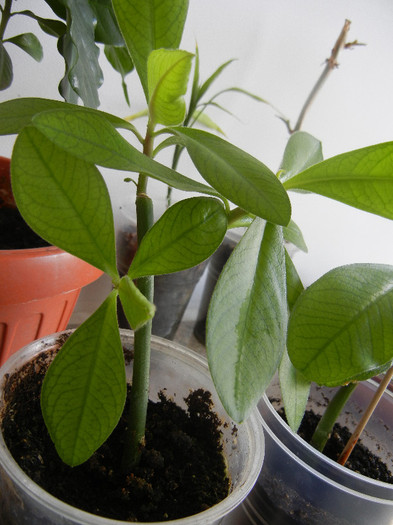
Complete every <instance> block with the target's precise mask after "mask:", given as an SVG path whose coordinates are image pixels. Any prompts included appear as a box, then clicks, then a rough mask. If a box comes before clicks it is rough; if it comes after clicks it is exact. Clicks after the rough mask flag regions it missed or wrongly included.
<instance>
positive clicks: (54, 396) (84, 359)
mask: <svg viewBox="0 0 393 525" xmlns="http://www.w3.org/2000/svg"><path fill="white" fill-rule="evenodd" d="M116 301H117V292H116V291H113V292H112V293H111V294H110V295H109V296H108V298H107V299H106V300H105V302H104V303H103V304H102V305H101V306H100V308H99V309H98V310H97V311H96V312H95V313H94V314H93V315H92V316H91V317H90V318H89V319H87V321H85V322H84V323H83V324H82V325H81V326H80V327H79V328H78V330H77V331H76V332H74V334H72V335H71V337H70V338H69V339H68V340H67V341H66V343H65V344H64V346H63V347H62V349H61V350H60V352H59V354H58V355H57V356H56V358H55V360H54V361H53V363H52V365H51V366H50V367H49V370H48V372H47V374H46V376H45V380H44V383H43V387H42V392H41V405H42V413H43V416H44V420H45V423H46V425H47V427H48V430H49V433H50V436H51V438H52V440H53V442H54V443H55V446H56V450H57V452H58V454H59V456H60V457H61V459H62V460H63V461H64V462H65V463H67V464H68V465H70V466H76V465H79V464H81V463H83V462H84V461H86V460H87V459H88V458H89V457H90V456H91V455H92V454H93V453H94V452H95V451H96V450H97V448H98V447H100V446H101V445H102V443H103V442H104V441H105V440H106V439H107V438H108V437H109V435H110V434H111V433H112V431H113V430H114V428H115V426H116V424H117V423H118V421H119V419H120V416H121V414H122V411H123V408H124V403H125V398H126V377H125V366H124V357H123V349H122V345H121V341H120V335H119V330H118V327H117V315H116Z"/></svg>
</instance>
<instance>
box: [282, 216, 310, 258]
mask: <svg viewBox="0 0 393 525" xmlns="http://www.w3.org/2000/svg"><path fill="white" fill-rule="evenodd" d="M283 232H284V239H285V240H286V241H287V242H290V243H292V244H293V245H294V246H296V247H297V248H299V250H302V252H305V253H307V252H308V248H307V245H306V243H305V241H304V237H303V234H302V231H301V230H300V228H299V226H298V225H297V224H296V223H295V222H293V221H292V220H291V221H289V224H288V226H285V227H284V229H283Z"/></svg>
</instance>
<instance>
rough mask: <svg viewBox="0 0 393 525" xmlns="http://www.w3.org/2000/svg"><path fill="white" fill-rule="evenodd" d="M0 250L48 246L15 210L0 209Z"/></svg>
mask: <svg viewBox="0 0 393 525" xmlns="http://www.w3.org/2000/svg"><path fill="white" fill-rule="evenodd" d="M0 231H1V236H0V250H20V249H23V248H41V247H43V246H50V244H49V243H47V242H46V241H44V240H43V239H42V238H41V237H39V236H38V235H37V234H36V233H35V232H33V230H32V229H31V228H30V227H29V226H28V225H27V224H26V223H25V221H24V220H23V219H22V217H21V215H20V213H19V210H17V209H16V208H0Z"/></svg>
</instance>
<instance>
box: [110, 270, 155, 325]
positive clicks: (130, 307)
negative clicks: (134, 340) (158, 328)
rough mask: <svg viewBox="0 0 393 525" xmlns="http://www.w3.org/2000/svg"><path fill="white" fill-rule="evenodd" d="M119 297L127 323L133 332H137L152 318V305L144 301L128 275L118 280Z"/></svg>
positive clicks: (143, 297) (153, 309)
mask: <svg viewBox="0 0 393 525" xmlns="http://www.w3.org/2000/svg"><path fill="white" fill-rule="evenodd" d="M119 297H120V301H121V304H122V306H123V310H124V313H125V315H126V317H127V321H128V322H129V323H130V326H131V328H132V329H133V330H138V329H139V328H141V326H143V325H144V324H145V323H147V321H149V320H150V319H151V318H152V317H153V315H154V312H155V306H154V304H152V303H151V302H150V301H148V300H147V299H146V297H145V296H144V295H143V294H142V293H141V292H140V291H139V289H138V288H137V287H136V286H135V284H134V283H133V281H132V280H131V279H130V278H129V277H128V275H125V276H124V277H122V278H121V279H120V284H119Z"/></svg>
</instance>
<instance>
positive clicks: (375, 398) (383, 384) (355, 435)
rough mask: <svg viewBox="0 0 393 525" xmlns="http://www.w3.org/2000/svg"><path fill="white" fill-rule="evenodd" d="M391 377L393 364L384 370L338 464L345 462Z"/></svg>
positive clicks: (392, 375)
mask: <svg viewBox="0 0 393 525" xmlns="http://www.w3.org/2000/svg"><path fill="white" fill-rule="evenodd" d="M392 377H393V366H392V367H391V368H389V370H388V371H387V372H386V374H385V377H384V378H383V379H382V381H381V383H380V385H379V387H378V389H377V391H376V392H375V394H374V396H373V398H372V400H371V403H370V405H369V406H368V407H367V410H366V412H365V413H364V414H363V416H362V418H361V420H360V421H359V423H358V426H357V427H356V429H355V431H354V433H353V434H352V436H351V438H350V439H349V440H348V443H347V444H346V446H345V448H344V450H343V451H342V452H341V454H340V457H339V458H338V463H339V464H340V465H345V463H346V462H347V460H348V458H349V456H350V454H351V452H352V450H353V449H354V447H355V445H356V443H357V441H358V439H359V436H360V434H361V433H362V432H363V430H364V427H365V426H366V425H367V423H368V420H369V419H370V417H371V415H372V414H373V412H374V410H375V407H376V406H377V404H378V402H379V400H380V399H381V397H382V396H383V393H384V392H385V390H386V388H387V387H388V385H389V383H390V381H391V379H392Z"/></svg>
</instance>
